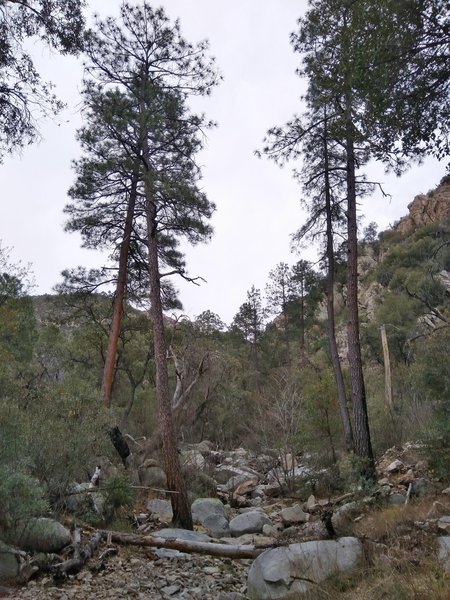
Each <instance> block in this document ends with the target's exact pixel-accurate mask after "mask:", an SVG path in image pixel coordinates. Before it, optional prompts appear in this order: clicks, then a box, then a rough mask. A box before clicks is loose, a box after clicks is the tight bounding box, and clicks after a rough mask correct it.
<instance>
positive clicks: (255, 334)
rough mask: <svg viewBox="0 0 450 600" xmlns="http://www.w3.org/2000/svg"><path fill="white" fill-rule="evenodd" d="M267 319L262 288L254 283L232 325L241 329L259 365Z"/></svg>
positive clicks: (256, 363) (255, 361)
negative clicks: (261, 343)
mask: <svg viewBox="0 0 450 600" xmlns="http://www.w3.org/2000/svg"><path fill="white" fill-rule="evenodd" d="M265 319H266V311H265V309H264V307H263V305H262V299H261V290H259V289H257V288H256V287H255V286H254V285H252V287H251V288H250V290H248V292H247V300H246V302H244V303H243V304H241V306H240V307H239V310H238V312H237V313H236V315H235V316H234V319H233V322H232V324H231V327H232V328H235V329H237V330H239V331H240V332H241V333H242V335H243V337H244V339H245V341H246V342H248V343H249V344H250V348H251V355H252V357H253V360H254V363H255V366H257V365H258V354H259V345H260V341H261V337H262V334H263V330H264V321H265Z"/></svg>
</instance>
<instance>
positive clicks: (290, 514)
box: [281, 504, 310, 525]
mask: <svg viewBox="0 0 450 600" xmlns="http://www.w3.org/2000/svg"><path fill="white" fill-rule="evenodd" d="M309 517H310V515H309V514H308V513H305V512H303V510H302V507H301V506H300V505H299V504H294V505H293V506H289V507H288V508H283V510H282V511H281V519H282V521H283V523H284V524H285V525H298V523H306V522H307V521H309Z"/></svg>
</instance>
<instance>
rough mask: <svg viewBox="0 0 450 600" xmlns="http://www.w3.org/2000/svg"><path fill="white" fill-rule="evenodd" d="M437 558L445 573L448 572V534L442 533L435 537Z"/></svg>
mask: <svg viewBox="0 0 450 600" xmlns="http://www.w3.org/2000/svg"><path fill="white" fill-rule="evenodd" d="M437 544H438V559H439V562H440V563H441V564H442V568H443V569H444V571H445V573H450V536H449V535H442V536H439V537H438V538H437Z"/></svg>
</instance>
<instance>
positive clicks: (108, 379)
mask: <svg viewBox="0 0 450 600" xmlns="http://www.w3.org/2000/svg"><path fill="white" fill-rule="evenodd" d="M136 196H137V175H136V174H134V175H133V179H132V181H131V189H130V196H129V199H128V207H127V216H126V220H125V228H124V232H123V239H122V243H121V245H120V254H119V274H118V276H117V286H116V293H115V296H114V308H113V317H112V322H111V331H110V333H109V340H108V350H107V353H106V359H105V366H104V368H103V379H102V398H103V406H104V407H105V408H109V407H110V406H111V392H112V386H113V381H114V367H115V364H116V355H117V345H118V342H119V335H120V326H121V323H122V314H123V301H124V297H125V288H126V284H127V264H128V252H129V249H130V240H131V231H132V228H133V218H134V207H135V205H136Z"/></svg>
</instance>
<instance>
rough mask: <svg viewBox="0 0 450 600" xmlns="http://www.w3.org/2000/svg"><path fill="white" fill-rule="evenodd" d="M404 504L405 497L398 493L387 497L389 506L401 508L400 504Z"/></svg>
mask: <svg viewBox="0 0 450 600" xmlns="http://www.w3.org/2000/svg"><path fill="white" fill-rule="evenodd" d="M405 502H406V496H404V495H403V494H400V493H398V492H395V493H394V494H391V495H390V496H389V504H392V505H393V506H401V505H402V504H405Z"/></svg>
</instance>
